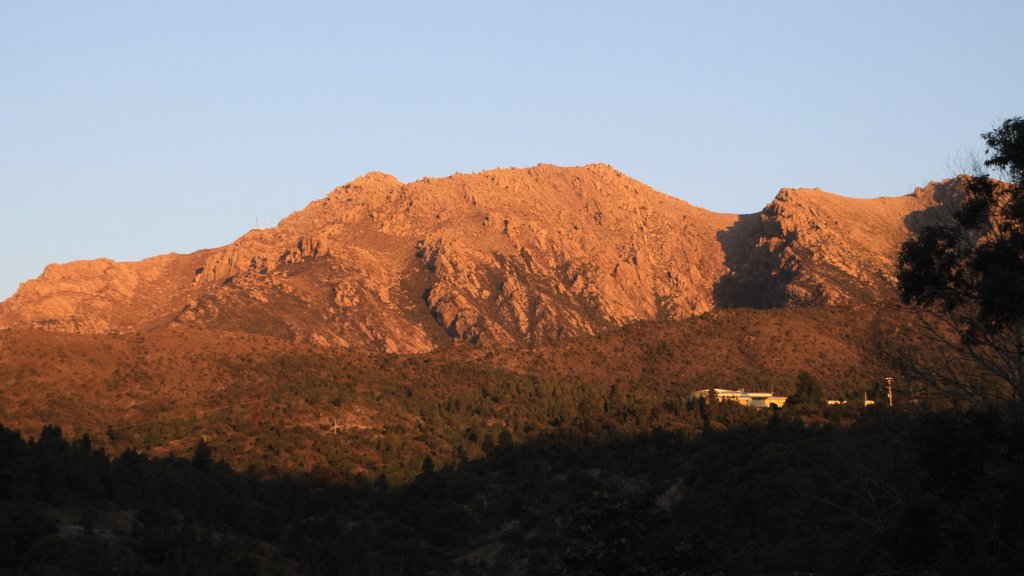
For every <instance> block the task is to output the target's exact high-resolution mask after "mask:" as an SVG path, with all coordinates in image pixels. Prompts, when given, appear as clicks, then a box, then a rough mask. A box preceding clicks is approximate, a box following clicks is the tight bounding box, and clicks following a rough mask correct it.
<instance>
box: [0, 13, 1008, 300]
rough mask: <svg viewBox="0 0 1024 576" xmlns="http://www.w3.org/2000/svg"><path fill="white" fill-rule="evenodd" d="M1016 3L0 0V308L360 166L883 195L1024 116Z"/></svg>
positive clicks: (271, 207) (162, 248) (232, 234)
mask: <svg viewBox="0 0 1024 576" xmlns="http://www.w3.org/2000/svg"><path fill="white" fill-rule="evenodd" d="M1022 21H1024V3H1022V2H1019V1H1016V0H1015V1H1007V2H984V1H983V2H973V3H967V2H938V1H933V2H924V1H921V2H900V1H897V0H890V1H885V2H881V1H879V2H875V1H863V0H861V1H856V2H853V1H848V2H829V1H825V0H821V1H814V2H787V1H773V2H768V1H762V2H753V1H751V2H729V1H720V2H711V1H708V2H682V1H677V2H600V1H588V2H524V1H520V2H514V3H512V2H509V3H498V2H480V1H476V2H432V3H428V2H408V3H388V2H373V3H369V2H367V3H364V4H363V5H361V6H356V5H354V3H346V2H330V3H328V2H324V3H317V2H306V3H300V2H226V1H225V2H189V1H178V2H164V3H156V2H136V1H130V2H129V1H125V2H110V1H96V2H59V1H46V2H40V1H36V0H31V1H14V0H0V88H2V89H0V214H2V215H3V225H2V226H0V245H2V246H4V247H5V249H6V253H5V258H4V265H3V266H0V298H4V297H7V296H9V295H10V294H12V293H13V292H14V290H15V289H16V288H17V284H18V283H19V282H22V281H24V280H26V279H29V278H31V277H34V276H36V275H38V274H40V273H41V272H42V269H43V267H44V266H45V265H46V264H48V263H50V262H67V261H70V260H76V259H83V258H97V257H110V258H114V259H118V260H135V259H140V258H143V257H146V256H151V255H155V254H160V253H166V252H170V251H177V252H189V251H193V250H196V249H199V248H204V247H213V246H218V245H222V244H225V243H228V242H230V241H231V240H233V239H234V238H236V237H237V236H239V235H241V234H242V233H244V232H245V231H246V230H247V229H249V228H250V227H252V226H253V225H254V224H255V222H256V219H257V218H259V219H260V221H261V222H263V223H274V222H276V221H277V220H279V219H280V218H282V217H284V216H286V215H287V214H289V213H290V212H292V211H294V210H298V209H300V208H302V207H303V206H305V205H306V204H307V203H308V202H310V201H312V200H314V199H316V198H319V197H322V196H323V195H325V194H326V193H327V192H329V191H330V190H331V189H332V188H333V187H334V186H336V185H340V184H343V183H345V182H348V181H349V180H351V179H353V178H355V177H356V176H358V175H360V174H363V173H365V172H368V171H371V170H380V171H384V172H388V173H391V174H394V175H395V176H397V177H398V178H399V179H401V180H403V181H411V180H416V179H419V178H421V177H423V176H445V175H448V174H451V173H453V172H456V171H461V172H476V171H480V170H485V169H489V168H494V167H504V166H530V165H533V164H536V163H539V162H545V163H552V164H561V165H578V164H586V163H590V162H606V163H609V164H612V165H614V166H615V167H616V168H618V169H620V170H622V171H623V172H625V173H627V174H629V175H631V176H633V177H634V178H637V179H639V180H641V181H643V182H646V183H648V184H650V185H652V186H653V187H655V188H656V189H658V190H660V191H662V192H666V193H668V194H672V195H674V196H677V197H679V198H682V199H685V200H687V201H689V202H691V203H693V204H696V205H698V206H702V207H705V208H709V209H712V210H717V211H722V212H742V213H746V212H755V211H757V210H759V209H760V208H761V207H762V206H763V205H764V204H766V203H767V202H769V201H770V200H771V198H772V197H773V196H774V194H775V192H776V191H777V190H778V189H779V188H780V187H783V186H789V187H793V186H819V187H821V188H824V189H826V190H830V191H833V192H836V193H840V194H846V195H851V196H882V195H898V194H905V193H908V192H910V191H911V190H912V189H913V188H914V187H915V186H919V185H923V184H925V183H927V182H928V181H929V180H933V179H941V178H945V177H948V176H950V175H952V174H953V173H955V172H956V166H957V163H958V162H959V161H960V160H961V159H962V158H963V157H964V155H965V154H966V153H970V152H971V151H975V152H976V151H979V150H980V144H981V140H980V138H979V137H978V134H979V133H980V132H982V131H985V130H987V129H990V128H992V127H993V126H994V125H996V124H997V123H998V122H1000V121H1001V120H1003V119H1005V118H1007V117H1010V116H1017V115H1022V114H1024V75H1022V74H1021V73H1020V70H1021V58H1022V56H1024V48H1022V45H1021V43H1020V39H1019V29H1018V27H1019V23H1020V22H1022Z"/></svg>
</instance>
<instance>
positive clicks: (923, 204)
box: [0, 164, 957, 353]
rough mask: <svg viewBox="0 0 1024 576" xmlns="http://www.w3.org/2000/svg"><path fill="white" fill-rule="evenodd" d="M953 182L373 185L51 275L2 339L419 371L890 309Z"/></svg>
mask: <svg viewBox="0 0 1024 576" xmlns="http://www.w3.org/2000/svg"><path fill="white" fill-rule="evenodd" d="M956 183H957V181H955V180H953V181H947V182H944V183H940V184H933V185H929V186H928V187H926V188H923V189H919V190H917V191H915V192H914V193H913V194H910V195H907V196H902V197H898V198H878V199H873V200H861V199H851V198H844V197H840V196H836V195H832V194H829V193H826V192H822V191H820V190H806V189H800V190H791V189H784V190H782V191H781V192H780V193H779V194H778V195H777V196H776V197H775V199H774V200H772V201H771V202H770V203H769V204H768V205H767V206H766V207H765V208H764V209H763V210H762V211H761V212H760V213H757V214H749V215H731V214H717V213H713V212H709V211H707V210H703V209H700V208H697V207H694V206H691V205H690V204H687V203H686V202H684V201H682V200H678V199H676V198H673V197H671V196H667V195H665V194H662V193H659V192H657V191H655V190H653V189H651V188H650V187H648V186H646V185H644V184H642V183H640V182H638V181H636V180H633V179H631V178H629V177H628V176H626V175H624V174H622V173H620V172H618V171H616V170H615V169H613V168H611V167H609V166H606V165H601V164H594V165H588V166H582V167H575V168H561V167H556V166H548V165H539V166H536V167H533V168H527V169H500V170H492V171H487V172H481V173H479V174H456V175H454V176H450V177H447V178H441V179H432V178H426V179H423V180H420V181H418V182H414V183H411V184H402V183H401V182H399V181H398V180H396V179H395V178H393V177H390V176H387V175H384V174H379V173H370V174H367V175H366V176H363V177H361V178H359V179H357V180H355V181H353V182H351V183H349V184H347V185H345V186H342V187H339V188H337V189H335V190H334V191H332V192H331V193H330V194H328V195H327V197H326V198H324V199H322V200H319V201H316V202H313V203H311V204H310V205H309V206H307V207H306V208H305V209H303V210H300V211H298V212H296V213H294V214H292V215H291V216H289V217H288V218H286V219H284V220H282V221H281V222H280V223H279V225H278V226H276V227H274V228H268V229H260V230H252V231H250V232H248V233H247V234H245V235H243V236H242V237H241V238H239V239H238V240H236V241H235V242H233V243H232V244H230V245H227V246H224V247H221V248H214V249H210V250H203V251H199V252H196V253H193V254H188V255H177V254H169V255H164V256H158V257H154V258H149V259H146V260H143V261H140V262H126V263H121V262H113V261H110V260H96V261H87V262H73V263H70V264H64V265H51V266H49V267H48V268H47V269H46V271H45V272H44V273H43V275H42V276H40V277H39V278H37V279H35V280H30V281H27V282H25V283H24V284H23V285H22V286H21V287H20V289H19V290H18V292H17V294H15V295H14V296H13V297H11V298H10V299H8V300H7V301H5V302H3V303H0V328H19V329H21V328H41V329H45V330H52V331H58V332H67V333H80V334H106V333H143V332H146V331H148V330H154V329H159V328H164V327H168V326H182V327H186V328H202V329H212V330H221V331H231V332H241V333H249V334H257V335H263V336H269V337H273V338H279V339H283V340H287V341H292V342H307V343H315V344H319V345H326V346H331V347H342V348H352V349H358V350H365V351H383V352H397V353H418V352H426V351H430V350H434V349H437V348H439V347H445V346H447V345H449V344H450V343H451V342H453V341H458V342H468V343H472V344H478V345H482V346H485V347H510V346H517V345H524V344H527V345H533V344H540V343H545V342H553V341H558V340H563V339H566V338H573V337H578V336H584V335H594V334H599V333H602V332H604V331H607V330H609V329H611V328H614V327H618V326H624V325H627V324H629V323H632V322H636V321H639V320H654V319H676V320H678V319H683V318H688V317H692V316H697V315H701V314H704V313H707V312H709V311H711V310H715V309H719V308H732V307H756V308H766V307H780V306H787V305H807V304H844V305H848V304H856V303H858V302H878V301H885V300H887V299H889V298H890V297H891V287H890V285H891V280H892V275H893V269H894V261H895V254H896V249H897V247H898V246H899V243H900V242H901V241H902V240H903V239H904V238H906V237H907V234H908V231H909V230H910V229H912V228H913V227H914V226H916V225H919V224H920V223H921V222H925V221H928V220H929V219H932V218H935V217H937V216H938V215H941V214H942V213H943V211H944V208H943V206H944V205H945V204H946V203H947V202H948V200H949V198H950V197H951V196H952V195H954V194H955V188H956Z"/></svg>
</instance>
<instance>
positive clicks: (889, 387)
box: [885, 376, 892, 408]
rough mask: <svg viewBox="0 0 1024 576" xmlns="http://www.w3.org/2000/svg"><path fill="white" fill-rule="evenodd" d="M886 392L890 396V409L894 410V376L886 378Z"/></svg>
mask: <svg viewBox="0 0 1024 576" xmlns="http://www.w3.org/2000/svg"><path fill="white" fill-rule="evenodd" d="M885 392H886V394H888V395H889V408H892V376H886V377H885Z"/></svg>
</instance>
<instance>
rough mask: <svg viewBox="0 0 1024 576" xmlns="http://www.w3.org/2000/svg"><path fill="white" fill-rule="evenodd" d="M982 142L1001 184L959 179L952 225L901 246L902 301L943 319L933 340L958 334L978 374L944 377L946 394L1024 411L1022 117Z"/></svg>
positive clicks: (983, 178)
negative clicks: (993, 401) (1010, 403)
mask: <svg viewBox="0 0 1024 576" xmlns="http://www.w3.org/2000/svg"><path fill="white" fill-rule="evenodd" d="M982 137H983V138H984V140H985V143H986V145H987V147H988V149H987V153H986V156H987V159H986V160H985V162H984V166H986V167H988V168H992V169H995V170H996V171H997V172H998V174H999V176H1000V177H1002V178H1003V180H1004V181H998V180H995V179H993V178H991V177H990V176H989V175H988V174H987V173H983V172H982V171H981V170H980V169H979V170H978V172H979V173H978V174H976V175H974V176H972V177H970V178H964V179H961V184H962V191H963V195H964V198H963V201H962V203H961V204H960V206H959V209H957V210H956V212H955V213H954V214H953V218H952V221H951V222H947V223H941V224H933V225H930V226H926V227H924V228H922V229H921V230H920V231H918V232H917V233H916V234H915V235H914V236H913V237H912V238H911V239H909V240H907V241H906V242H905V243H904V244H903V246H902V247H901V249H900V255H899V271H898V278H899V288H900V296H901V297H902V299H903V301H904V302H905V303H909V304H914V305H917V306H919V307H921V308H923V309H926V310H927V311H929V312H930V313H931V314H932V318H933V319H934V320H939V321H941V322H940V323H938V324H933V327H932V334H933V335H935V336H938V337H940V338H941V336H942V335H943V334H950V335H953V336H955V338H956V339H957V340H958V342H957V350H958V351H959V352H960V353H962V354H964V355H965V357H966V358H967V359H968V360H969V361H970V365H971V366H973V367H975V368H976V369H978V371H977V372H976V373H975V374H970V373H968V374H967V375H966V376H964V375H963V374H958V375H952V374H946V375H944V377H943V378H939V379H938V380H939V382H940V383H941V384H944V385H946V388H947V390H950V391H956V392H959V393H960V395H961V396H962V397H964V398H965V399H967V400H971V401H979V400H980V401H988V400H990V399H993V398H999V399H1010V400H1013V401H1014V402H1015V403H1017V404H1018V405H1019V406H1024V117H1017V118H1011V119H1009V120H1006V121H1005V122H1003V124H1002V125H1001V126H1000V127H998V128H996V129H995V130H992V131H991V132H986V133H984V134H982ZM993 382H999V383H1001V384H1000V385H998V386H995V388H993V386H992V385H991V383H993Z"/></svg>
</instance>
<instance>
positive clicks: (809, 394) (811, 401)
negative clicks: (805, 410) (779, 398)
mask: <svg viewBox="0 0 1024 576" xmlns="http://www.w3.org/2000/svg"><path fill="white" fill-rule="evenodd" d="M786 404H787V405H792V406H799V405H807V406H821V405H823V404H825V395H824V394H823V393H822V391H821V385H820V384H818V379H817V378H815V377H814V376H812V375H811V374H810V373H809V372H807V371H804V370H801V371H800V373H799V374H797V376H796V392H794V393H793V395H792V396H790V397H789V398H788V399H787V400H786Z"/></svg>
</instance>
